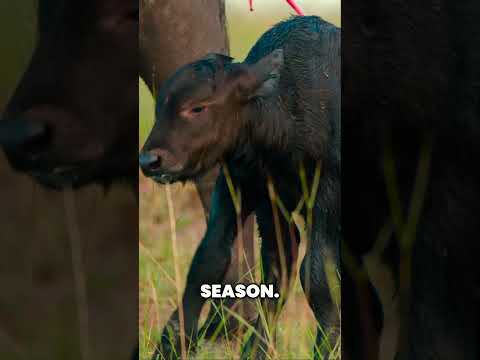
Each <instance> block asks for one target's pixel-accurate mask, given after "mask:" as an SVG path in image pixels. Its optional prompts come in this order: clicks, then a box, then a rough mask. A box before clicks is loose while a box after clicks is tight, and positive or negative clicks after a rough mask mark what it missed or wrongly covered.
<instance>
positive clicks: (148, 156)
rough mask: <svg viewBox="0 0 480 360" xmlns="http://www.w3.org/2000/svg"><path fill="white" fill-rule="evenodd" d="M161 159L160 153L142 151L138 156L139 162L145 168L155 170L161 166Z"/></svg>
mask: <svg viewBox="0 0 480 360" xmlns="http://www.w3.org/2000/svg"><path fill="white" fill-rule="evenodd" d="M160 162H161V159H160V157H159V156H158V155H156V154H152V153H150V152H146V153H141V154H140V156H139V157H138V163H139V165H140V167H141V168H142V169H143V170H146V171H149V170H154V169H155V168H157V167H159V166H160Z"/></svg>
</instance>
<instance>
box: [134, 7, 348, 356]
mask: <svg viewBox="0 0 480 360" xmlns="http://www.w3.org/2000/svg"><path fill="white" fill-rule="evenodd" d="M299 4H300V5H301V6H303V7H304V9H305V10H306V12H307V13H312V9H314V8H315V5H312V4H314V1H310V2H308V1H303V2H301V1H300V2H299ZM334 4H335V6H336V5H338V2H335V3H334ZM243 5H244V6H245V8H244V9H243ZM254 6H255V12H254V13H253V14H250V13H249V12H248V4H247V1H237V0H232V1H230V2H227V18H228V23H229V27H228V29H229V36H230V43H231V46H232V49H231V54H232V56H234V57H236V58H239V59H243V57H244V56H245V54H246V52H247V51H248V49H249V48H250V47H251V45H252V44H253V43H254V41H255V40H256V39H257V38H258V37H259V35H260V34H261V33H263V32H264V31H265V30H266V29H267V28H269V27H270V26H271V25H273V24H274V23H276V22H278V21H279V20H281V19H284V18H285V17H287V16H288V14H289V13H291V11H290V10H289V9H288V8H287V7H286V6H285V8H283V7H284V5H283V4H281V5H279V7H278V9H277V8H275V11H272V7H271V6H268V9H265V8H262V4H261V2H260V1H257V2H254ZM335 6H333V7H332V8H331V9H330V12H329V13H328V14H326V15H323V16H324V17H325V18H326V19H327V20H330V21H332V22H335V23H337V24H338V23H339V16H338V14H339V9H337V8H336V7H335ZM318 13H321V12H320V11H319V12H318ZM322 14H323V13H322ZM233 15H235V16H233ZM253 15H255V16H253ZM139 99H140V101H139V113H140V123H139V136H140V139H139V143H140V144H143V142H144V141H145V138H146V136H147V135H148V133H149V131H150V129H151V127H152V123H153V109H154V101H153V99H152V97H151V94H150V93H149V91H148V89H147V88H146V86H145V85H144V84H143V82H142V81H140V86H139ZM170 191H171V199H173V201H172V207H173V209H171V210H173V212H172V211H170V214H171V213H174V214H175V215H176V217H175V219H174V225H175V231H174V232H172V226H171V225H172V224H171V223H170V222H169V210H168V202H167V191H166V188H165V187H163V186H159V185H156V184H154V183H153V182H152V181H150V180H148V179H146V178H144V177H143V176H142V175H140V188H139V194H140V197H139V198H140V210H139V211H140V212H139V216H140V220H139V240H140V251H139V253H140V259H139V291H140V294H139V336H140V359H142V360H144V359H145V360H146V359H150V357H151V355H152V353H153V350H154V347H155V345H156V342H157V340H158V338H159V335H160V331H161V330H162V328H163V326H164V324H165V323H166V321H167V320H168V318H169V316H170V314H171V313H172V312H173V311H174V309H175V308H176V307H177V303H178V293H179V292H180V294H181V292H182V291H183V288H184V283H185V278H186V274H187V271H188V268H189V265H190V261H191V259H192V257H193V254H194V251H195V249H196V248H197V246H198V244H199V242H200V240H201V238H202V236H203V233H204V231H205V223H204V218H203V211H202V208H201V204H200V201H199V199H198V196H197V194H196V191H195V189H194V186H193V185H192V184H186V185H185V186H183V185H173V186H171V189H170ZM173 239H176V242H175V243H173V241H172V240H173ZM173 244H175V245H176V246H175V248H174V247H173V246H172V245H173ZM257 244H258V242H257ZM302 244H303V246H302V247H301V249H300V250H301V252H300V260H301V258H302V256H303V254H304V244H305V241H302ZM257 250H258V249H257ZM256 253H257V254H258V253H259V251H256ZM174 254H175V255H176V256H174ZM300 263H301V261H299V262H298V264H300ZM258 266H259V264H258V262H257V263H256V264H254V267H256V268H258ZM256 273H257V276H258V273H259V271H257V272H256ZM297 274H298V271H297ZM258 280H259V279H258V278H257V281H258ZM207 313H208V306H205V308H204V309H203V312H202V315H201V320H200V323H202V322H203V321H204V320H205V318H206V314H207ZM315 325H316V321H315V318H314V316H313V313H312V311H311V310H310V308H309V306H308V304H307V302H306V299H305V295H304V293H303V290H302V288H301V285H300V282H299V279H298V276H297V278H296V280H295V283H294V285H293V287H292V290H291V293H290V296H289V298H288V300H287V302H286V304H285V307H284V309H283V310H282V313H281V315H280V318H279V320H278V322H277V325H276V341H275V343H274V344H273V343H271V344H270V345H271V346H273V348H274V354H276V356H275V357H276V358H278V359H310V358H311V357H312V349H313V345H314V340H315V334H316V332H315ZM237 340H242V339H235V338H234V337H232V336H230V337H229V339H228V340H225V339H224V338H222V339H220V338H219V339H217V340H216V341H204V339H203V338H202V336H200V341H199V347H198V351H197V352H196V353H195V355H192V356H190V355H191V354H189V355H188V356H187V358H189V359H190V358H192V359H198V360H200V359H202V360H203V359H204V360H207V359H208V360H214V359H237V358H238V356H239V347H238V343H239V342H238V341H237ZM330 358H331V359H339V358H340V356H339V348H336V349H332V354H331V357H330Z"/></svg>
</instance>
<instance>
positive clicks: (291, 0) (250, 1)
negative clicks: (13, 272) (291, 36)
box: [248, 0, 305, 16]
mask: <svg viewBox="0 0 480 360" xmlns="http://www.w3.org/2000/svg"><path fill="white" fill-rule="evenodd" d="M287 3H288V5H290V6H291V7H292V8H293V10H295V12H296V13H297V14H298V15H300V16H303V15H305V14H304V13H303V10H302V9H301V8H300V6H298V5H297V4H296V3H295V0H287ZM248 5H249V6H250V11H253V0H248Z"/></svg>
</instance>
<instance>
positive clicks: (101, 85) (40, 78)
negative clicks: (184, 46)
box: [0, 0, 138, 187]
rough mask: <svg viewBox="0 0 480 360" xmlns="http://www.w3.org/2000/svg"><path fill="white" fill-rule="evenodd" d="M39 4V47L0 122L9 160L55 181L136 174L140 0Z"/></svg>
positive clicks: (54, 0) (83, 181)
mask: <svg viewBox="0 0 480 360" xmlns="http://www.w3.org/2000/svg"><path fill="white" fill-rule="evenodd" d="M38 6H39V8H38V24H39V25H38V45H37V48H36V49H35V52H34V54H33V57H32V60H31V62H30V65H29V67H28V69H27V70H26V72H25V74H24V76H23V78H22V80H21V82H20V84H19V86H18V88H17V89H16V91H15V93H14V95H13V97H12V99H11V101H10V102H9V104H8V106H7V109H6V112H5V114H3V116H2V119H1V120H0V134H1V135H0V145H3V146H4V147H5V148H6V153H7V156H8V159H9V161H10V163H11V165H12V166H13V167H14V168H15V169H17V170H19V171H24V172H27V173H29V174H31V175H33V176H34V177H35V178H36V179H37V180H38V181H39V182H41V183H42V184H45V185H48V186H52V187H62V186H65V185H68V186H72V185H73V186H79V185H83V184H86V183H89V182H92V181H95V182H110V181H111V180H113V179H119V178H124V177H128V178H130V179H132V180H133V179H136V174H137V173H136V171H137V157H136V152H137V147H138V145H137V141H138V138H137V137H136V136H135V134H136V133H137V128H138V125H137V124H138V100H137V99H138V92H137V91H138V75H137V74H138V60H137V51H138V1H136V0H121V1H118V0H102V1H95V0H87V1H81V2H71V1H66V0H40V1H39V5H38Z"/></svg>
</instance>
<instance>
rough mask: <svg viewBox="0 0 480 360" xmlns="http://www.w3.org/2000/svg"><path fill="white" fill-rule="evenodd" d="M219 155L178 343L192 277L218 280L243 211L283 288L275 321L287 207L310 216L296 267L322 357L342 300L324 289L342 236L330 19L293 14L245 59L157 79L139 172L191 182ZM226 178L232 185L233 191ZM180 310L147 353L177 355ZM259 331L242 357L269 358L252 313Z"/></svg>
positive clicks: (289, 245)
mask: <svg viewBox="0 0 480 360" xmlns="http://www.w3.org/2000/svg"><path fill="white" fill-rule="evenodd" d="M218 163H223V164H224V165H223V167H222V173H221V175H220V176H219V178H218V179H217V184H216V187H215V191H214V195H213V198H212V210H211V213H210V217H209V222H208V228H207V232H206V234H205V236H204V238H203V240H202V243H201V245H200V247H199V248H198V250H197V252H196V254H195V257H194V259H193V262H192V266H191V269H190V272H189V274H188V279H187V286H186V289H185V293H184V298H183V307H184V313H185V333H186V335H187V340H189V341H190V342H191V345H193V344H194V340H195V336H196V329H197V321H198V317H199V314H200V310H201V308H202V306H203V303H204V299H202V298H201V296H200V286H201V284H205V283H206V284H214V283H218V282H220V281H221V279H222V276H223V274H224V272H225V271H226V269H227V267H228V264H229V262H230V259H231V247H232V243H233V240H234V238H235V234H236V232H237V224H238V223H240V222H239V221H238V215H240V220H241V221H245V219H246V218H247V217H248V216H249V215H250V214H251V213H255V214H256V216H257V219H258V225H259V230H260V235H261V238H262V248H261V256H262V265H263V274H264V279H263V280H264V281H265V282H267V283H273V284H274V285H275V288H276V290H277V291H278V292H280V294H281V296H280V299H279V300H277V299H265V300H264V301H263V309H264V311H265V313H266V319H267V326H269V327H270V326H273V323H274V321H275V319H276V318H277V316H278V312H279V309H280V308H281V306H279V305H281V304H282V303H283V302H284V301H285V295H286V288H287V287H288V283H289V281H290V280H291V275H292V272H293V269H294V268H295V261H296V254H297V245H298V240H299V234H298V231H297V229H296V227H295V225H294V222H293V221H292V218H291V214H292V213H293V212H294V211H295V210H297V211H299V212H300V213H301V214H302V215H304V217H305V219H307V221H306V223H307V233H308V235H309V236H308V238H309V243H308V245H307V252H306V255H305V258H304V260H303V263H302V267H301V274H300V276H301V281H302V285H303V287H304V290H305V293H306V296H307V299H308V302H309V304H310V307H311V308H312V310H313V312H314V313H315V316H316V318H317V321H318V326H319V328H321V331H318V332H317V340H316V349H317V350H316V351H315V352H316V355H317V356H323V355H324V354H325V353H326V352H327V351H328V350H327V349H329V348H331V347H332V346H334V345H335V343H336V341H337V335H338V333H339V314H338V308H337V306H338V305H339V304H338V301H339V299H337V298H336V297H335V296H333V294H335V292H334V291H332V289H330V287H329V283H330V284H332V280H338V279H335V278H336V273H335V272H332V273H333V276H329V275H328V274H327V273H329V272H327V269H331V268H332V266H329V264H331V263H333V264H338V260H339V254H338V253H339V243H340V239H341V228H340V216H341V214H340V176H341V174H340V30H339V29H338V28H337V27H335V26H333V25H331V24H329V23H327V22H325V21H323V20H322V19H320V18H318V17H314V16H311V17H294V18H292V19H290V20H288V21H284V22H282V23H280V24H278V25H276V26H274V27H273V28H272V29H271V30H269V31H268V32H266V33H265V34H264V35H263V36H262V37H261V38H260V39H259V40H258V42H257V43H256V44H255V46H254V47H253V48H252V49H251V51H250V53H249V54H248V56H247V58H246V59H245V61H244V62H242V63H236V62H234V61H233V59H232V58H230V57H227V56H223V55H217V54H212V55H208V56H206V57H204V58H202V59H200V60H198V61H196V62H194V63H191V64H188V65H185V66H184V67H182V68H180V69H179V70H178V71H177V72H176V73H175V74H174V75H173V76H172V77H171V78H170V79H169V80H168V81H166V83H165V84H164V86H163V87H162V88H161V89H160V91H159V95H158V98H157V108H156V122H155V125H154V128H153V130H152V132H151V134H150V135H149V137H148V140H147V142H146V144H145V146H144V148H143V150H142V152H141V154H140V164H141V167H142V170H143V172H144V173H145V174H146V175H147V176H149V177H151V178H153V179H154V180H156V181H157V182H160V183H170V182H174V181H184V180H188V179H195V178H197V177H198V176H201V175H202V174H203V173H204V172H206V171H208V170H209V169H211V168H212V167H213V166H215V165H216V164H218ZM230 181H231V182H232V183H233V184H234V188H235V189H238V193H236V194H232V193H231V186H229V183H230ZM239 194H240V196H238V195H239ZM240 199H241V207H239V206H238V204H239V201H237V200H240ZM239 208H241V213H240V214H238V210H239ZM329 260H330V262H329ZM332 278H333V279H332ZM177 314H178V312H175V313H174V314H173V315H172V317H171V319H170V321H169V323H168V324H167V326H166V328H165V330H164V333H163V337H162V340H161V344H160V346H159V350H158V352H157V354H156V356H158V355H162V356H163V357H166V358H170V357H172V356H174V354H180V352H179V346H180V345H179V344H180V341H179V339H178V335H176V331H175V330H176V329H178V315H177ZM256 328H257V331H258V333H259V334H260V335H261V337H255V336H252V337H251V338H250V339H249V340H248V342H247V344H246V345H245V346H244V349H243V352H242V357H243V358H252V357H255V358H264V357H265V356H266V353H267V345H266V344H265V343H264V342H263V341H262V339H261V338H263V339H266V338H267V329H266V328H265V324H264V322H263V321H261V320H260V319H258V320H257V323H256ZM172 332H173V333H174V334H175V335H176V336H175V338H174V341H173V342H172V341H171V339H170V338H169V334H171V333H172ZM172 344H173V345H172Z"/></svg>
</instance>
